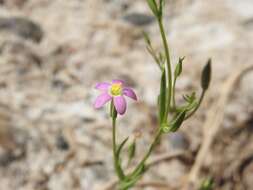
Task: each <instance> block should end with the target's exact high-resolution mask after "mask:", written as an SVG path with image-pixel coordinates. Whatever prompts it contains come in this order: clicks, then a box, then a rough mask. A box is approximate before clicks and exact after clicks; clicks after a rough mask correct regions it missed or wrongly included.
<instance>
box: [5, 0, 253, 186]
mask: <svg viewBox="0 0 253 190" xmlns="http://www.w3.org/2000/svg"><path fill="white" fill-rule="evenodd" d="M166 4H167V6H166V10H165V24H166V32H167V35H168V39H169V43H170V48H171V56H172V60H173V63H176V61H177V59H178V57H179V56H186V59H185V65H184V71H183V76H182V77H181V78H180V79H179V81H178V85H177V90H178V99H177V100H178V101H179V102H180V100H181V97H182V96H181V95H182V94H184V93H187V92H191V91H193V90H196V91H197V93H199V92H200V85H199V79H200V73H201V69H202V68H203V66H204V65H205V63H206V60H207V59H208V58H209V57H211V58H212V60H213V78H212V84H211V88H210V90H209V92H208V97H207V98H206V99H205V102H204V104H203V105H202V107H201V109H200V110H199V111H198V112H197V114H196V115H195V117H193V118H191V119H190V120H189V121H187V122H186V124H185V125H184V127H182V129H180V131H179V132H178V133H175V134H172V135H169V136H164V138H163V139H162V141H161V143H160V144H159V146H158V148H157V150H156V155H162V154H163V153H164V152H167V153H173V152H175V151H185V152H188V153H189V155H190V156H188V157H187V159H186V158H176V159H172V160H170V161H167V162H162V163H161V164H158V165H157V166H156V167H155V168H151V170H150V171H149V173H148V174H147V175H145V176H144V178H143V180H142V181H143V182H150V181H151V182H152V181H154V183H155V184H159V183H161V184H163V185H161V184H160V186H159V185H157V186H155V185H153V186H154V187H151V186H152V185H151V186H148V185H143V186H141V185H140V186H139V187H137V188H136V189H147V190H154V189H173V188H176V189H179V188H180V187H181V186H182V184H184V183H185V181H186V178H187V174H188V173H189V172H190V171H191V168H192V166H193V165H194V160H195V157H196V155H197V154H198V150H199V148H200V146H201V145H202V144H203V142H204V141H205V138H203V123H204V121H205V119H206V118H207V117H208V114H207V113H208V110H209V109H210V107H211V106H212V105H213V104H214V103H215V102H216V101H217V99H218V97H219V96H221V95H220V94H221V91H222V85H223V83H224V81H225V80H226V79H227V78H228V77H229V76H230V75H231V74H233V73H234V72H236V71H238V70H240V68H242V67H244V66H245V65H252V58H253V56H252V52H253V1H252V0H240V1H236V0H222V1H221V0H168V2H167V3H166ZM143 30H145V31H146V32H148V33H149V34H150V36H151V39H152V41H153V43H154V46H155V47H156V48H157V49H161V48H162V46H161V41H160V37H159V32H158V28H157V25H156V22H155V20H154V18H153V17H152V15H151V13H150V11H149V9H148V7H147V5H146V2H145V0H120V1H117V0H65V1H63V0H0V189H4V190H34V189H36V190H79V189H82V190H102V189H103V187H104V184H108V182H109V181H110V180H111V179H113V177H114V174H113V166H112V156H111V124H110V119H109V117H108V114H107V109H103V110H100V111H95V110H94V109H93V108H92V102H93V101H94V98H95V96H96V95H97V92H96V91H95V90H94V89H93V87H94V84H95V83H96V82H99V81H110V80H111V79H114V78H122V79H124V80H126V81H127V83H128V84H129V85H131V86H132V87H134V88H135V89H136V91H137V94H138V97H139V101H138V102H137V103H133V102H130V101H129V106H128V112H127V114H126V115H125V116H124V117H121V118H120V119H119V126H118V133H119V135H120V136H121V137H122V139H123V138H124V137H126V136H132V135H133V134H134V133H136V132H139V133H141V134H142V135H141V138H140V139H138V140H137V142H138V145H137V160H138V158H140V157H141V155H142V154H143V152H144V150H145V149H146V148H147V144H148V142H149V141H150V139H151V137H152V136H153V133H154V131H155V127H156V123H157V118H156V112H154V110H155V106H156V96H157V93H158V89H159V88H158V86H159V78H160V76H159V74H160V73H159V70H158V68H157V66H156V65H155V64H154V63H153V61H152V58H151V57H150V56H149V55H148V53H147V51H146V50H145V43H144V40H143V37H142V31H143ZM252 130H253V74H252V73H250V72H249V73H247V74H245V75H244V76H243V77H242V78H241V80H240V81H239V82H238V83H237V84H236V85H235V86H234V88H233V91H232V95H231V96H230V99H229V101H228V103H227V104H226V107H225V116H224V118H223V120H222V125H221V126H220V128H219V131H218V133H217V134H216V135H215V138H214V140H213V141H214V142H213V143H212V146H211V149H210V151H208V153H207V154H206V159H205V163H204V164H203V167H202V169H201V176H200V179H202V178H204V177H212V178H213V179H214V181H215V189H222V190H231V189H236V190H243V189H245V190H251V189H253V183H252V178H253V172H252V171H253V143H252V142H253V141H252V140H253V135H252ZM165 183H166V184H168V186H170V187H168V186H166V185H164V184H165Z"/></svg>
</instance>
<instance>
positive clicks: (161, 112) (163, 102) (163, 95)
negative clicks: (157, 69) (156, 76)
mask: <svg viewBox="0 0 253 190" xmlns="http://www.w3.org/2000/svg"><path fill="white" fill-rule="evenodd" d="M166 105H167V104H166V75H165V69H163V72H162V77H161V83H160V95H159V120H160V123H162V122H164V120H165V117H166V116H165V110H166Z"/></svg>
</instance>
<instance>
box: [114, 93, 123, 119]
mask: <svg viewBox="0 0 253 190" xmlns="http://www.w3.org/2000/svg"><path fill="white" fill-rule="evenodd" d="M113 104H114V106H115V108H116V111H117V113H119V114H120V115H123V114H124V113H125V112H126V100H125V98H124V97H123V96H115V97H113Z"/></svg>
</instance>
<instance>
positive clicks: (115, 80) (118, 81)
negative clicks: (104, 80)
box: [112, 79, 125, 85]
mask: <svg viewBox="0 0 253 190" xmlns="http://www.w3.org/2000/svg"><path fill="white" fill-rule="evenodd" d="M112 83H121V84H123V85H124V84H125V81H123V80H120V79H114V80H112Z"/></svg>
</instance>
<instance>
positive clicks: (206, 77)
mask: <svg viewBox="0 0 253 190" xmlns="http://www.w3.org/2000/svg"><path fill="white" fill-rule="evenodd" d="M211 63H212V60H211V59H208V61H207V64H206V65H205V67H204V69H203V71H202V75H201V87H202V89H203V90H207V89H208V87H209V84H210V81H211V75H212V67H211Z"/></svg>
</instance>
